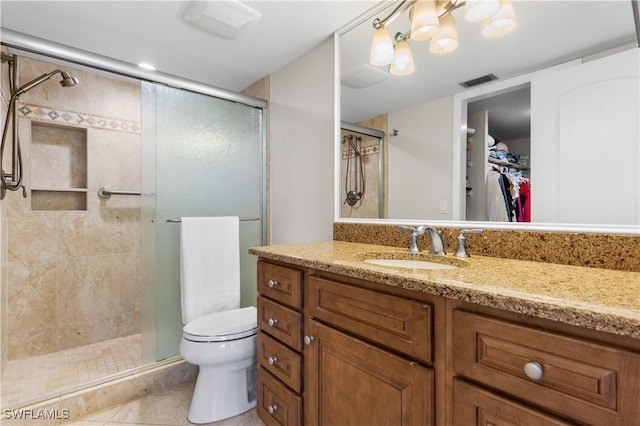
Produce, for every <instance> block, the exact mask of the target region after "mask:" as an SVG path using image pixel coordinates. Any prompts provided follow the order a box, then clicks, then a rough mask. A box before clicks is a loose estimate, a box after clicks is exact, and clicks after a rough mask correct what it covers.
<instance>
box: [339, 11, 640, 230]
mask: <svg viewBox="0 0 640 426" xmlns="http://www.w3.org/2000/svg"><path fill="white" fill-rule="evenodd" d="M397 5H398V3H397V2H394V3H392V4H388V3H384V4H382V5H379V6H378V7H377V8H374V10H372V12H371V13H369V14H366V15H367V17H366V18H361V19H359V20H357V21H355V22H353V23H351V24H349V25H347V26H345V27H344V28H343V29H342V30H340V31H338V33H337V34H336V40H337V43H336V45H337V49H338V55H339V64H338V65H337V66H338V67H339V73H338V75H339V76H340V82H339V83H338V86H339V87H338V88H337V92H338V93H339V96H340V120H341V121H342V122H346V123H350V124H354V125H356V126H363V127H373V128H375V129H378V130H381V131H383V132H384V134H385V137H384V149H383V152H385V153H386V158H385V159H384V161H383V162H384V164H385V168H384V171H383V172H381V173H380V176H381V179H382V180H383V182H381V184H380V185H379V186H377V185H368V187H372V188H376V187H380V188H382V189H381V191H383V193H382V194H381V197H382V198H383V199H384V202H383V203H382V204H383V207H382V208H381V210H382V212H383V213H382V214H380V217H383V218H384V219H382V221H387V222H391V223H398V222H403V221H429V222H431V223H433V222H441V221H442V223H443V224H452V226H455V225H453V224H454V223H459V224H460V226H465V223H466V222H468V221H481V222H483V226H486V227H493V228H513V227H520V228H544V229H578V228H580V229H589V230H593V229H595V228H598V229H606V230H611V231H612V232H618V231H619V232H624V233H628V232H632V233H637V232H638V229H639V225H640V183H639V180H640V171H639V166H638V164H639V163H640V162H639V159H640V148H639V146H638V145H639V143H638V140H639V139H640V130H639V125H638V116H639V114H640V112H639V111H638V99H637V98H638V96H637V93H638V70H637V69H638V48H637V46H638V34H637V32H636V21H637V11H634V5H633V2H632V1H613V2H611V1H554V2H553V3H550V2H540V1H514V2H513V5H514V9H515V11H516V14H517V17H518V26H517V28H516V29H515V30H514V31H512V32H510V33H508V34H506V35H504V36H503V37H500V38H491V39H489V38H484V37H483V36H482V35H481V34H480V23H474V22H467V21H465V20H464V18H463V17H462V14H463V9H464V8H459V9H456V10H454V11H453V12H452V16H453V17H454V18H455V25H456V29H457V31H458V40H459V46H458V48H457V49H456V50H455V51H453V52H451V53H448V54H444V55H436V54H433V53H431V52H430V51H429V41H422V42H414V41H410V42H409V43H410V45H411V48H412V51H413V56H414V60H415V68H416V70H415V72H414V73H413V74H411V75H409V76H402V77H399V76H394V75H391V74H389V72H388V70H387V69H386V68H388V66H387V67H384V66H378V67H376V66H372V65H370V64H369V54H370V45H371V38H372V35H373V32H374V29H373V26H372V21H373V19H374V18H375V17H380V18H384V17H386V16H388V15H389V14H390V13H391V11H392V10H393V9H394V8H395V7H396V6H397ZM634 13H635V15H634ZM386 28H387V29H388V30H389V32H390V33H391V35H392V36H393V34H395V33H396V32H406V31H407V30H408V29H409V28H410V21H409V18H408V11H405V12H403V13H401V14H400V15H399V16H398V17H397V18H396V19H393V20H392V22H390V23H387V25H386ZM594 28H597V31H594ZM625 52H626V53H625ZM625 55H626V59H625V58H622V59H620V57H621V56H625ZM616 61H622V62H616ZM621 64H622V65H621ZM621 68H624V70H623V76H622V77H621V76H619V75H612V76H610V77H607V79H606V81H605V82H604V83H603V82H599V81H595V82H593V81H590V82H589V83H588V84H587V85H588V86H590V88H591V89H593V90H592V91H591V92H589V94H587V95H585V94H584V93H581V92H580V90H581V87H580V85H579V84H578V83H577V80H578V79H580V78H588V76H589V75H593V74H596V75H603V73H604V74H607V73H608V71H609V70H611V69H621ZM576 72H578V74H579V75H583V74H586V75H587V77H576V74H575V73H576ZM489 74H494V75H495V76H497V77H498V79H497V80H495V81H493V82H489V83H485V84H481V85H479V86H475V87H471V88H464V87H462V86H461V85H460V84H459V83H461V82H465V81H468V80H472V79H475V78H478V77H482V76H486V75H489ZM614 74H615V73H614ZM620 81H624V83H620V84H618V83H619V82H620ZM576 84H577V85H578V86H577V87H573V86H572V85H576ZM585 84H586V83H585ZM583 85H584V84H583ZM594 88H595V89H594ZM566 92H571V94H572V96H571V97H570V99H567V96H566ZM558 93H560V95H562V96H560V95H559V94H558ZM630 94H631V95H630ZM559 96H560V97H559ZM584 96H587V99H589V100H591V101H593V99H594V98H596V99H605V100H606V102H601V103H602V105H600V106H599V107H598V106H596V107H594V106H593V105H591V106H590V107H588V108H586V107H584V103H585V102H584V101H585V98H584ZM620 96H622V97H623V98H624V99H623V101H620ZM592 103H593V102H592ZM596 103H598V102H596ZM627 103H630V104H627ZM605 105H606V106H605ZM620 105H624V107H620ZM550 106H552V107H550ZM603 108H605V113H604V114H603V113H602V111H603ZM609 108H613V110H611V109H609ZM501 111H502V112H501ZM505 111H506V112H508V113H510V114H511V115H509V116H505V115H504V112H505ZM607 111H611V113H610V114H609V113H606V112H607ZM613 111H615V112H613ZM603 115H611V116H614V117H613V118H612V119H607V120H604V121H601V120H599V118H600V117H601V116H603ZM594 116H595V117H594ZM523 118H524V119H523ZM594 118H598V119H597V120H594ZM608 118H611V117H608ZM380 122H382V123H383V124H382V125H375V124H373V123H380ZM501 122H502V123H506V124H507V126H506V127H504V126H503V127H500V126H501V124H500V123H501ZM520 122H521V123H522V124H521V125H520V124H517V123H520ZM472 123H473V125H472ZM374 126H377V127H374ZM467 126H468V127H473V128H474V130H476V133H475V134H473V135H470V134H468V133H467ZM594 127H597V129H596V130H597V131H595V133H594V129H593V128H594ZM621 128H623V129H622V130H620V129H621ZM498 134H499V135H500V136H497V135H498ZM596 134H597V135H596ZM488 136H494V138H495V139H498V140H500V141H503V142H504V143H506V144H507V145H509V143H510V142H513V148H512V149H511V151H513V153H514V154H519V158H520V159H521V160H524V161H522V163H523V164H524V166H523V168H525V169H526V171H525V173H526V175H527V177H530V179H531V212H530V222H528V223H518V224H516V223H512V222H488V220H489V218H488V217H487V215H486V211H487V206H486V198H487V197H486V195H487V194H486V193H487V191H486V177H487V170H488V169H489V165H488V161H487V157H488V156H489V151H488V146H487V144H488V140H489V139H488ZM596 137H597V138H600V139H596V141H597V142H595V143H594V142H593V141H594V138H596ZM505 138H506V139H505ZM621 139H624V142H623V143H620V140H621ZM581 141H582V143H581ZM516 142H517V143H516ZM337 145H340V143H339V142H337ZM470 147H472V148H475V149H476V150H478V152H479V154H477V156H476V157H473V155H472V154H471V153H470V151H468V150H467V148H470ZM485 147H486V148H485ZM340 149H341V147H340V146H337V148H336V152H337V153H338V155H340V152H341V151H340ZM516 151H518V152H516ZM473 168H475V169H476V170H475V175H476V176H475V177H474V179H475V183H474V184H473V185H468V182H467V180H468V179H467V178H470V177H471V176H470V175H472V174H474V173H473V170H472V169H473ZM337 173H339V172H337ZM607 176H609V177H615V178H614V182H615V183H613V182H611V181H609V185H606V184H604V183H603V182H606V181H607V178H606V177H607ZM339 180H340V179H338V178H337V179H336V220H337V221H341V220H342V221H351V222H352V221H357V220H356V219H347V218H346V216H345V215H344V214H343V213H342V212H341V208H340V207H341V206H342V204H344V201H345V200H343V199H342V198H344V197H342V195H343V192H344V191H343V189H342V188H341V187H340V182H339ZM467 186H471V191H470V192H471V194H468V191H467V190H466V187H467ZM612 188H615V190H612ZM365 196H366V195H365ZM621 199H624V200H626V201H625V202H624V203H623V204H617V203H618V200H621ZM474 202H475V203H476V206H475V207H473V208H474V209H475V211H476V213H473V214H472V213H471V212H470V211H469V209H473V208H472V207H471V206H473V204H474ZM478 203H479V204H478ZM483 203H484V204H483ZM618 212H622V214H618ZM350 217H355V216H354V215H353V214H351V215H350ZM375 217H378V216H372V217H371V218H370V219H365V220H366V221H376V222H378V221H380V219H375ZM452 221H453V222H452ZM468 225H473V226H476V225H478V223H475V222H474V224H468Z"/></svg>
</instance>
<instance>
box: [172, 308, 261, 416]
mask: <svg viewBox="0 0 640 426" xmlns="http://www.w3.org/2000/svg"><path fill="white" fill-rule="evenodd" d="M256 319H257V310H256V308H255V307H253V306H250V307H247V308H240V309H232V310H228V311H222V312H216V313H213V314H209V315H206V316H204V317H202V318H199V319H197V320H195V321H192V322H190V323H189V324H187V325H185V326H184V328H183V329H182V330H183V333H182V341H181V342H180V354H181V355H182V357H183V358H184V359H185V361H187V362H189V363H191V364H196V365H198V366H199V367H200V371H199V372H198V378H197V380H196V386H195V389H194V391H193V397H192V399H191V406H190V407H189V413H188V416H187V417H188V419H189V421H190V422H191V423H210V422H215V421H218V420H222V419H226V418H229V417H233V416H236V415H238V414H240V413H243V412H245V411H247V410H250V409H252V408H254V407H255V406H256V333H257V324H256V321H257V320H256Z"/></svg>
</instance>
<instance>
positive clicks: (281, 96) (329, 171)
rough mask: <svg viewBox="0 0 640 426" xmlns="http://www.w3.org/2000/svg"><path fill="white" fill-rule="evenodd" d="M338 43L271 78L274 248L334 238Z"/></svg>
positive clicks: (320, 48) (322, 47) (313, 52)
mask: <svg viewBox="0 0 640 426" xmlns="http://www.w3.org/2000/svg"><path fill="white" fill-rule="evenodd" d="M333 67H334V56H333V39H331V40H328V41H327V42H325V43H323V44H322V45H320V46H318V47H317V48H315V49H313V50H311V51H310V52H308V53H306V54H305V55H303V56H301V57H300V58H298V59H296V60H295V61H294V62H293V63H291V64H289V65H287V66H286V67H285V68H283V69H281V70H279V71H277V72H275V73H273V74H272V75H271V93H270V105H269V109H270V125H271V129H270V140H269V143H270V165H269V172H270V184H269V188H270V197H271V211H270V218H271V244H285V243H295V242H309V241H321V240H331V239H332V237H333V204H334V203H333V197H334V194H333V193H334V184H333V181H334V172H333V164H334V162H333V150H334V140H335V131H334V122H333V110H334V81H333V79H334V77H333V76H334V71H333Z"/></svg>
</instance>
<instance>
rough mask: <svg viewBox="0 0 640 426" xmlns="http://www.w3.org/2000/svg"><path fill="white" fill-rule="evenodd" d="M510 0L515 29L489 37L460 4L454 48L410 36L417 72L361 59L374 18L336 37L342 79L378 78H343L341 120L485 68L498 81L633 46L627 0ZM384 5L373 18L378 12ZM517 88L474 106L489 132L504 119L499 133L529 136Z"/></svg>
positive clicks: (387, 108) (447, 90) (445, 87)
mask: <svg viewBox="0 0 640 426" xmlns="http://www.w3.org/2000/svg"><path fill="white" fill-rule="evenodd" d="M513 5H514V9H515V11H516V14H517V17H518V26H517V28H516V29H515V30H514V31H513V32H511V33H509V34H507V35H505V36H503V37H500V38H494V39H487V38H484V37H482V35H481V34H480V24H479V23H474V22H467V21H465V20H464V18H463V17H462V12H463V10H462V8H461V9H458V10H455V11H454V12H453V16H454V18H455V21H456V28H457V31H458V37H459V47H458V49H457V50H455V51H454V52H451V53H449V54H445V55H435V54H432V53H431V52H429V50H428V45H429V43H428V41H425V42H413V41H411V42H410V44H411V47H412V50H413V55H414V59H415V62H416V72H415V73H414V74H412V75H410V76H405V77H395V76H391V75H389V74H388V73H387V72H386V67H373V66H371V65H368V61H369V50H370V45H371V36H372V34H373V28H372V24H371V22H372V20H373V18H369V19H365V20H363V22H362V23H361V24H360V25H358V26H355V27H354V28H352V29H350V30H348V31H347V32H346V33H345V34H344V35H342V36H341V37H340V49H341V57H340V60H341V66H342V68H341V72H342V81H343V83H344V82H345V80H346V79H348V78H350V77H351V76H352V74H353V73H354V70H356V71H355V72H357V70H361V69H363V67H364V68H365V69H368V72H370V73H371V74H373V75H374V76H375V75H381V76H383V77H385V78H384V79H383V80H382V81H380V82H379V83H377V84H373V85H371V86H368V87H365V88H353V87H348V86H346V85H345V84H343V85H342V89H341V106H342V119H343V120H344V121H348V122H358V121H361V120H364V119H367V118H370V117H374V116H376V115H379V114H382V113H385V112H393V111H399V110H402V109H404V108H407V107H410V106H414V105H418V104H421V103H425V102H429V101H432V100H435V99H439V98H441V97H444V96H449V95H452V94H456V93H462V92H464V91H465V90H472V89H464V88H463V87H462V86H460V85H459V83H461V82H463V81H467V80H470V79H473V78H477V77H480V76H484V75H486V74H490V73H493V74H495V75H496V76H498V77H499V81H502V80H505V79H509V78H512V77H515V76H518V75H522V74H526V73H528V72H532V71H536V70H540V69H543V68H546V67H548V66H551V65H555V64H559V63H562V62H566V61H568V60H572V59H576V58H580V57H583V56H586V55H591V54H594V53H596V52H602V51H605V50H607V49H613V48H616V47H619V46H626V47H631V46H633V45H636V46H637V36H636V28H635V25H634V16H633V10H632V9H633V8H632V2H631V0H588V1H579V0H566V1H565V0H554V1H545V0H535V1H530V0H513ZM389 9H391V7H389V8H387V9H386V10H385V11H383V12H380V13H374V14H373V16H375V17H381V18H382V17H385V16H387V15H388V13H389ZM387 27H388V29H389V32H390V33H391V34H392V35H393V34H395V32H397V31H401V32H405V31H406V30H407V29H408V28H409V20H408V17H407V12H405V13H403V15H402V16H401V17H399V18H397V19H396V20H394V21H393V22H392V23H391V24H390V25H388V26H387ZM518 94H520V95H523V96H517V95H518ZM518 94H513V95H511V96H508V97H506V98H503V99H502V100H503V101H507V102H489V103H486V102H485V103H484V105H483V104H478V105H476V106H477V107H483V106H484V107H487V108H490V109H491V111H490V113H489V121H490V128H491V126H492V121H493V122H494V127H495V128H494V130H496V129H497V127H496V126H501V125H504V126H502V127H501V129H500V130H499V133H500V139H504V140H509V139H517V138H521V137H528V131H529V128H528V126H529V102H528V91H522V92H519V93H518Z"/></svg>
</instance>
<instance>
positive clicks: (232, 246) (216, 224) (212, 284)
mask: <svg viewBox="0 0 640 426" xmlns="http://www.w3.org/2000/svg"><path fill="white" fill-rule="evenodd" d="M239 232H240V227H239V219H238V218H237V217H183V218H181V224H180V289H181V293H180V294H181V295H182V322H183V324H188V323H190V322H191V321H194V320H196V319H198V318H201V317H203V316H205V315H208V314H210V313H213V312H220V311H225V310H228V309H236V308H238V307H239V306H240V235H239Z"/></svg>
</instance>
